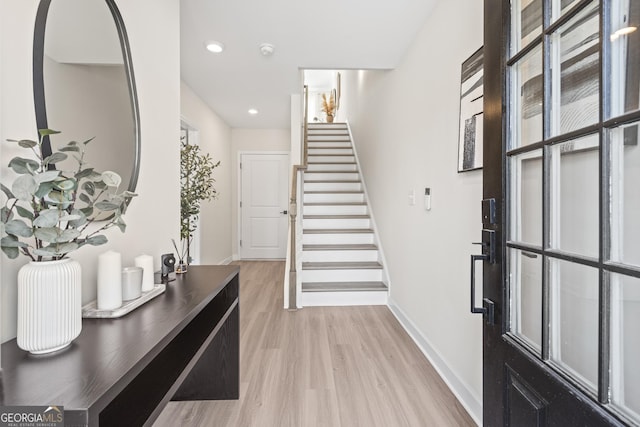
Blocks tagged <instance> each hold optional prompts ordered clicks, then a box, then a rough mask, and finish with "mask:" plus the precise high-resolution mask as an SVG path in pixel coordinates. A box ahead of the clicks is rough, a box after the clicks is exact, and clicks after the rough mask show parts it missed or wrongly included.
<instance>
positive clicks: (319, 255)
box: [302, 249, 378, 262]
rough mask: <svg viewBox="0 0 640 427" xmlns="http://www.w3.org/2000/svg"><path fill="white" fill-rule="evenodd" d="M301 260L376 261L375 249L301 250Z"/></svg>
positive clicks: (376, 253)
mask: <svg viewBox="0 0 640 427" xmlns="http://www.w3.org/2000/svg"><path fill="white" fill-rule="evenodd" d="M302 261H303V262H367V261H378V251H377V249H372V250H370V251H341V250H327V251H305V250H303V251H302Z"/></svg>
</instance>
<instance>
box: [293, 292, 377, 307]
mask: <svg viewBox="0 0 640 427" xmlns="http://www.w3.org/2000/svg"><path fill="white" fill-rule="evenodd" d="M300 305H301V306H302V307H326V306H347V305H387V291H367V292H302V296H301V297H300Z"/></svg>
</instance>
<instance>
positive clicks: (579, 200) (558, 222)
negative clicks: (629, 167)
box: [549, 134, 600, 258]
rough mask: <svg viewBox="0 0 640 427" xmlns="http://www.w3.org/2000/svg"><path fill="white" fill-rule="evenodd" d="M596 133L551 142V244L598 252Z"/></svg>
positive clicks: (595, 254) (590, 253)
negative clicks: (554, 143)
mask: <svg viewBox="0 0 640 427" xmlns="http://www.w3.org/2000/svg"><path fill="white" fill-rule="evenodd" d="M598 141H599V137H598V135H597V134H594V135H590V136H587V137H584V138H579V139H575V140H572V141H567V142H563V143H561V144H556V145H553V146H551V148H550V149H549V153H550V157H551V182H550V186H551V188H550V190H551V210H550V228H551V239H550V247H551V248H553V249H560V250H562V251H566V252H573V253H576V254H579V255H585V256H589V257H593V258H597V257H598V255H599V247H600V245H599V236H600V234H599V229H600V224H599V220H600V215H599V213H598V212H599V200H600V199H599V197H600V167H599V164H600V154H599V149H598V148H599V143H598Z"/></svg>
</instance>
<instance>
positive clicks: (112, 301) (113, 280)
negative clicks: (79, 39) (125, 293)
mask: <svg viewBox="0 0 640 427" xmlns="http://www.w3.org/2000/svg"><path fill="white" fill-rule="evenodd" d="M121 305H122V259H121V257H120V254H119V253H118V252H114V251H107V252H105V253H103V254H102V255H100V256H98V310H113V309H116V308H118V307H120V306H121Z"/></svg>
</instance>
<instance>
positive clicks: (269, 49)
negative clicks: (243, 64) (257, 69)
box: [260, 43, 276, 56]
mask: <svg viewBox="0 0 640 427" xmlns="http://www.w3.org/2000/svg"><path fill="white" fill-rule="evenodd" d="M275 49H276V48H275V46H274V45H272V44H271V43H262V44H261V45H260V53H261V54H262V56H271V55H273V52H274V51H275Z"/></svg>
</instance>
